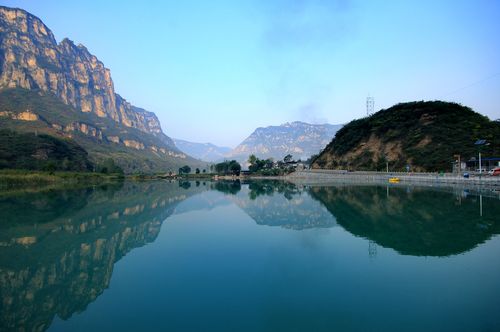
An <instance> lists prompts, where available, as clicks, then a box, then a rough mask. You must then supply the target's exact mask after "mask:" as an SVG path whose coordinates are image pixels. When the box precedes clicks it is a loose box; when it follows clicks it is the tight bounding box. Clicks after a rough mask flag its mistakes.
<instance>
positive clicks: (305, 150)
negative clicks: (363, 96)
mask: <svg viewBox="0 0 500 332" xmlns="http://www.w3.org/2000/svg"><path fill="white" fill-rule="evenodd" d="M341 127H342V125H331V124H319V125H316V124H309V123H305V122H299V121H296V122H291V123H285V124H282V125H280V126H269V127H265V128H257V129H256V130H255V131H254V132H253V133H252V134H251V135H250V136H249V137H248V138H246V139H245V140H244V141H243V142H242V143H241V144H240V145H238V146H237V147H236V148H235V149H234V150H232V151H231V152H230V153H229V154H227V155H226V157H227V158H228V159H236V160H238V161H241V162H244V161H246V160H248V156H250V155H251V154H254V155H256V156H257V157H258V158H261V159H263V158H273V159H275V160H281V159H283V157H284V156H286V155H287V154H291V155H292V156H293V158H294V159H299V158H300V159H302V160H305V159H307V158H309V157H310V156H312V155H313V154H317V153H319V152H320V151H321V149H323V148H324V147H325V146H326V145H327V144H328V143H329V142H330V141H331V140H332V138H333V137H334V136H335V133H336V132H337V130H339V129H340V128H341Z"/></svg>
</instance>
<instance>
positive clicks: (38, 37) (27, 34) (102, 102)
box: [0, 7, 174, 147]
mask: <svg viewBox="0 0 500 332" xmlns="http://www.w3.org/2000/svg"><path fill="white" fill-rule="evenodd" d="M0 50H1V53H0V88H5V87H10V88H12V87H21V88H25V89H30V90H33V89H39V90H42V91H44V92H51V93H53V94H54V95H56V96H57V97H59V98H60V99H61V100H62V101H63V102H64V103H66V104H68V105H71V106H73V107H74V108H76V109H78V110H81V111H82V112H90V113H94V114H96V115H97V116H99V117H103V118H104V117H106V118H110V119H113V120H114V121H116V122H119V123H121V124H123V125H125V126H127V127H133V128H137V129H139V130H141V131H143V132H146V133H150V134H154V135H162V130H161V127H160V123H159V121H158V118H157V117H156V115H155V114H154V113H151V112H147V111H145V110H143V109H140V108H137V107H134V106H132V105H131V104H130V103H128V102H127V101H126V100H125V99H123V98H122V97H120V95H118V94H116V93H115V90H114V86H113V80H112V79H111V73H110V71H109V69H108V68H106V67H104V64H103V63H102V62H101V61H99V59H97V57H96V56H94V55H92V54H91V53H90V52H89V51H88V50H87V49H86V48H85V46H83V45H81V44H79V45H75V44H74V43H73V42H72V41H71V40H69V39H64V40H63V41H62V42H60V43H59V44H58V43H57V42H56V40H55V38H54V35H53V34H52V32H51V31H50V29H49V28H47V26H46V25H45V24H44V23H43V22H42V21H41V20H40V19H39V18H37V17H35V16H33V15H31V14H30V13H28V12H26V11H24V10H21V9H15V8H7V7H0ZM165 141H166V142H167V143H169V144H170V145H171V146H172V147H173V146H174V145H173V143H172V142H171V140H169V139H168V137H165Z"/></svg>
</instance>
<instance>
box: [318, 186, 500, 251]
mask: <svg viewBox="0 0 500 332" xmlns="http://www.w3.org/2000/svg"><path fill="white" fill-rule="evenodd" d="M309 193H310V195H311V196H312V197H313V198H314V199H316V200H318V201H319V202H321V203H322V204H323V205H324V206H325V207H326V208H327V209H328V211H330V213H332V214H333V215H335V218H336V219H337V223H338V224H339V225H341V226H342V227H343V228H344V229H346V230H347V231H349V232H350V233H352V234H353V235H356V236H362V237H365V238H367V239H370V240H372V241H374V242H376V243H377V244H378V245H380V246H383V247H388V248H392V249H394V250H396V251H397V252H399V253H401V254H405V255H414V256H449V255H455V254H460V253H463V252H466V251H469V250H471V249H473V248H474V247H476V246H477V245H478V244H480V243H483V242H484V241H486V240H487V239H489V238H491V236H492V235H494V234H498V233H499V232H500V220H499V219H498V216H499V215H500V204H498V203H499V202H498V199H495V198H491V197H490V198H484V199H483V198H481V201H482V202H481V205H482V206H481V207H480V203H479V200H480V198H479V197H478V196H467V195H464V194H463V193H464V192H461V193H460V192H457V193H455V194H453V193H450V192H446V191H436V190H432V189H422V188H421V189H418V188H412V189H411V190H409V189H405V188H401V187H391V188H386V187H380V186H366V187H360V186H357V187H351V186H339V187H312V188H310V190H309ZM480 208H482V211H484V214H483V215H482V216H481V215H480V214H481V211H480Z"/></svg>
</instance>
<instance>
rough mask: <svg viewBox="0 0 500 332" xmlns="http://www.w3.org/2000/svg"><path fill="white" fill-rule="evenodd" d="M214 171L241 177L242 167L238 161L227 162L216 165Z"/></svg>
mask: <svg viewBox="0 0 500 332" xmlns="http://www.w3.org/2000/svg"><path fill="white" fill-rule="evenodd" d="M214 169H215V171H216V172H217V174H221V175H229V174H231V175H240V172H241V165H240V164H239V163H238V162H237V161H236V160H231V161H228V160H226V161H223V162H221V163H218V164H215V166H214Z"/></svg>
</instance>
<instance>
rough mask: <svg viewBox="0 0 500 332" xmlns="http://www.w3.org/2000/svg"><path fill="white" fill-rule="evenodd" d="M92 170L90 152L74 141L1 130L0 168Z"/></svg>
mask: <svg viewBox="0 0 500 332" xmlns="http://www.w3.org/2000/svg"><path fill="white" fill-rule="evenodd" d="M2 168H22V169H28V170H49V171H55V170H61V171H79V172H84V171H89V170H91V169H92V164H91V162H90V161H89V160H88V156H87V152H86V151H85V150H84V149H83V148H82V147H81V146H79V145H78V144H76V143H75V142H73V141H71V140H68V139H59V138H56V137H53V136H49V135H45V134H41V135H36V134H34V133H23V134H21V133H17V132H14V131H10V130H0V169H2Z"/></svg>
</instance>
